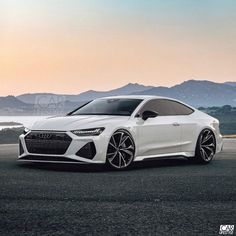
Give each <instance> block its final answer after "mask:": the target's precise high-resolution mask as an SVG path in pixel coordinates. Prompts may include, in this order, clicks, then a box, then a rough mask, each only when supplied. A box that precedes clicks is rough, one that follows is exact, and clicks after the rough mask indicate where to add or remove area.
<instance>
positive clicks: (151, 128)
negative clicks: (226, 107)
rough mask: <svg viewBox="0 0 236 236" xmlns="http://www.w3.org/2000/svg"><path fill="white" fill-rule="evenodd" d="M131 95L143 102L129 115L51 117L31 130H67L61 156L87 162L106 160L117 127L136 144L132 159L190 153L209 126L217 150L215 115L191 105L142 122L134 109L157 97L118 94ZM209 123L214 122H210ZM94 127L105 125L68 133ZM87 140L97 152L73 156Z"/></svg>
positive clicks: (218, 143) (219, 138)
mask: <svg viewBox="0 0 236 236" xmlns="http://www.w3.org/2000/svg"><path fill="white" fill-rule="evenodd" d="M131 97H132V98H141V99H144V101H143V102H142V103H141V104H140V105H139V106H138V107H137V109H136V110H135V111H134V112H133V114H132V115H131V116H130V117H129V116H107V115H106V116H104V115H90V116H87V115H86V116H85V115H83V116H81V115H78V116H65V117H52V118H47V119H45V120H43V121H39V122H36V123H35V124H34V125H33V126H32V127H31V129H32V130H41V131H54V132H55V131H65V132H67V133H68V134H69V135H70V136H71V137H72V139H73V141H72V143H71V144H70V147H69V148H68V150H67V152H66V153H65V155H62V156H64V157H67V158H71V159H76V160H80V161H84V162H87V163H105V162H106V152H107V146H108V142H109V139H110V137H111V136H112V134H113V133H114V132H115V131H116V130H118V129H125V130H127V131H129V132H130V133H131V135H132V137H133V139H134V142H135V146H136V152H135V158H134V161H140V160H143V159H147V158H153V157H163V156H164V157H171V156H176V155H183V156H186V157H189V156H194V154H195V148H196V143H197V139H198V136H199V134H200V132H201V131H202V130H203V129H204V128H210V129H211V130H212V131H213V132H214V134H215V136H216V142H217V143H216V144H217V149H216V152H219V151H220V150H221V147H222V137H221V135H220V133H219V130H218V129H217V128H215V126H218V125H219V124H218V121H217V120H216V119H215V118H213V117H211V116H209V115H207V114H205V113H202V112H200V111H198V110H196V109H194V108H192V109H193V110H194V112H193V113H192V114H190V115H184V116H183V115H179V116H158V117H156V118H149V119H147V120H146V121H144V120H142V119H141V118H137V117H135V115H136V113H137V111H138V110H139V108H140V107H141V106H143V104H145V103H146V102H147V101H149V100H151V99H158V98H160V97H155V96H119V98H131ZM112 98H116V97H112ZM172 100H174V99H172ZM213 123H215V124H214V125H212V124H213ZM176 124H177V125H176ZM97 127H105V130H104V131H103V133H102V134H101V135H99V136H90V137H78V136H76V135H74V134H73V133H71V132H70V131H71V130H76V129H88V128H97ZM20 139H21V141H22V144H23V148H24V151H25V154H29V153H28V152H27V149H26V146H25V142H24V135H22V136H21V137H20ZM88 141H93V142H94V143H95V146H96V150H97V154H96V156H95V157H94V159H93V160H88V159H85V158H82V157H78V156H76V155H75V153H76V152H77V151H78V150H79V149H80V147H82V146H83V144H85V143H86V142H88ZM25 154H23V155H25ZM47 156H48V155H47ZM51 156H54V155H51ZM57 156H58V155H57Z"/></svg>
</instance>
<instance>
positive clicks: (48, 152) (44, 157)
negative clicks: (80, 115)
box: [18, 131, 107, 164]
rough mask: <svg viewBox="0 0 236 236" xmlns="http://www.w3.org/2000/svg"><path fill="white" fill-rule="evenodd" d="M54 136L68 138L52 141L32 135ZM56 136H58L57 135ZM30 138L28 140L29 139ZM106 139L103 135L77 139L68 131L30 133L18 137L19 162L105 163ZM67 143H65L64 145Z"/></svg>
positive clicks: (45, 137) (46, 137) (77, 137)
mask: <svg viewBox="0 0 236 236" xmlns="http://www.w3.org/2000/svg"><path fill="white" fill-rule="evenodd" d="M36 133H40V134H55V135H56V136H59V134H60V136H62V134H63V135H64V136H66V137H68V138H67V139H66V140H65V141H63V140H58V139H59V138H57V140H52V137H51V136H50V139H49V138H48V136H47V135H41V136H39V137H36V136H35V135H34V136H33V135H32V134H36ZM57 134H58V135H57ZM29 137H30V139H29ZM105 140H106V137H105V136H104V135H102V134H101V135H99V136H88V137H79V136H77V135H75V134H73V133H72V132H70V131H67V132H60V131H30V132H29V133H27V134H22V135H21V136H20V137H19V157H18V160H19V161H31V162H52V163H77V164H78V163H96V164H102V163H105V162H106V149H107V147H106V145H104V144H105V143H107V142H106V141H105ZM66 142H67V143H66Z"/></svg>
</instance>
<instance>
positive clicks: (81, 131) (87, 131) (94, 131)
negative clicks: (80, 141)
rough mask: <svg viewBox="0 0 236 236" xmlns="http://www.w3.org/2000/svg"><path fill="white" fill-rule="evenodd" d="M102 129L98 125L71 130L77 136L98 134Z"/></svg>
mask: <svg viewBox="0 0 236 236" xmlns="http://www.w3.org/2000/svg"><path fill="white" fill-rule="evenodd" d="M104 129H105V128H104V127H99V128H92V129H78V130H73V131H71V132H72V133H73V134H75V135H77V136H98V135H100V134H101V133H102V132H103V130H104Z"/></svg>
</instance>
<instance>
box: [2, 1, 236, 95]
mask: <svg viewBox="0 0 236 236" xmlns="http://www.w3.org/2000/svg"><path fill="white" fill-rule="evenodd" d="M189 79H199V80H210V81H215V82H224V81H236V1H235V0H142V1H141V0H86V1H84V0H40V1H35V0H0V81H1V86H0V96H5V95H9V94H11V95H19V94H22V93H34V92H54V93H63V94H68V93H69V94H78V93H80V92H83V91H86V90H90V89H92V90H102V91H105V90H110V89H113V88H116V87H120V86H123V85H125V84H127V83H140V84H144V85H153V86H160V85H161V86H172V85H174V84H178V83H181V82H183V81H186V80H189Z"/></svg>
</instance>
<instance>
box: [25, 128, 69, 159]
mask: <svg viewBox="0 0 236 236" xmlns="http://www.w3.org/2000/svg"><path fill="white" fill-rule="evenodd" d="M71 141H72V138H71V137H70V136H68V135H67V134H66V133H51V132H30V133H29V134H28V135H27V136H26V137H25V144H26V147H27V149H28V152H29V153H36V154H55V155H62V154H65V152H66V151H67V149H68V147H69V146H70V143H71Z"/></svg>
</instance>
